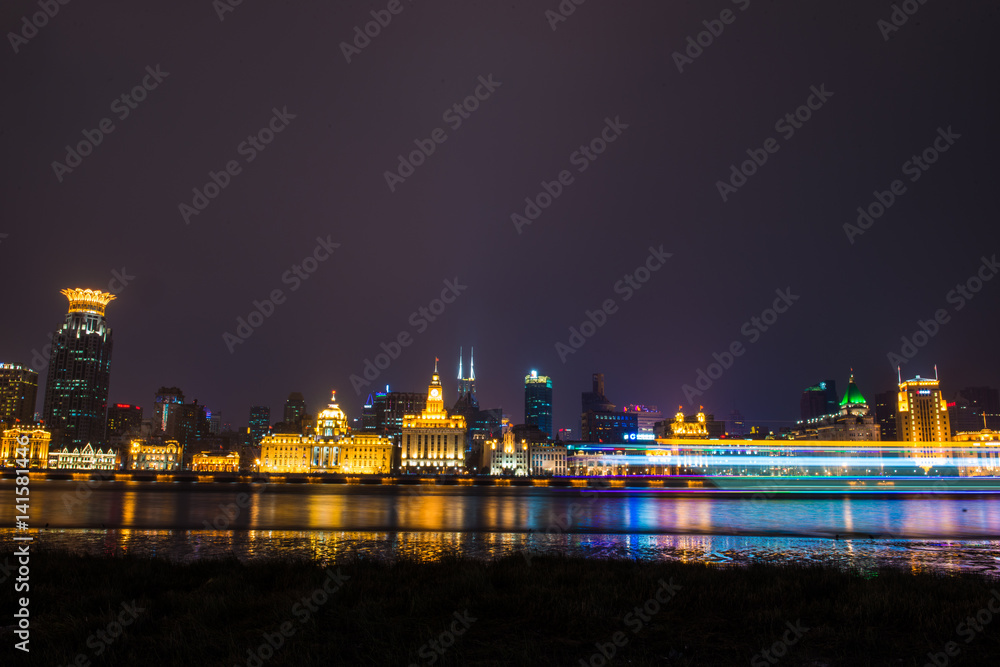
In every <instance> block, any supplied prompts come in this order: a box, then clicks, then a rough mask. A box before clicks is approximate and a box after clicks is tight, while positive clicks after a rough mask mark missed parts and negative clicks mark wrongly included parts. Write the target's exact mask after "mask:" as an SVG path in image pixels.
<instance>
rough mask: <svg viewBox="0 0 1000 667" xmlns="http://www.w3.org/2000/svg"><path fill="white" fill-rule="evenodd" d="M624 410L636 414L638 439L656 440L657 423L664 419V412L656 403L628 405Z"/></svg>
mask: <svg viewBox="0 0 1000 667" xmlns="http://www.w3.org/2000/svg"><path fill="white" fill-rule="evenodd" d="M622 410H623V412H631V413H634V414H635V416H636V429H637V430H636V438H635V439H636V440H654V439H655V438H656V423H657V422H658V421H661V420H662V419H663V413H662V412H660V409H659V408H657V407H656V406H655V405H626V406H625V407H624V408H623V409H622Z"/></svg>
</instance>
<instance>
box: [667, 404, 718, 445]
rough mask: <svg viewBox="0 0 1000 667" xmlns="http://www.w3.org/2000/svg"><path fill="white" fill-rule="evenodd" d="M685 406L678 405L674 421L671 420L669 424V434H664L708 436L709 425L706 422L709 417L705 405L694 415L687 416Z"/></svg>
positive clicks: (686, 436) (677, 436)
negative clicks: (706, 415) (706, 414)
mask: <svg viewBox="0 0 1000 667" xmlns="http://www.w3.org/2000/svg"><path fill="white" fill-rule="evenodd" d="M683 408H684V406H683V405H678V406H677V414H676V415H674V421H672V422H670V425H669V429H670V430H669V434H668V433H664V435H665V436H666V437H668V438H707V437H708V426H707V424H706V423H705V422H706V419H707V418H706V417H705V413H704V409H705V408H704V406H702V407H701V408H700V409H699V411H698V414H697V415H695V416H694V417H690V416H687V417H685V416H684V412H683Z"/></svg>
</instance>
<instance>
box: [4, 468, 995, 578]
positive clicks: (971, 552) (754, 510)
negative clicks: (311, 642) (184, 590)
mask: <svg viewBox="0 0 1000 667" xmlns="http://www.w3.org/2000/svg"><path fill="white" fill-rule="evenodd" d="M30 488H31V496H30V502H31V512H30V514H31V516H32V522H31V525H32V527H33V528H37V527H40V526H44V525H45V524H48V528H47V529H44V530H42V531H41V532H40V533H39V534H38V540H37V542H36V548H60V549H71V550H76V551H81V552H87V553H95V554H111V553H121V552H129V553H140V554H153V555H157V556H163V557H167V558H173V559H192V558H206V557H218V556H223V555H226V554H229V553H232V554H234V555H235V556H237V557H238V558H241V559H255V558H264V557H270V556H299V557H306V558H318V559H321V560H329V559H336V558H341V557H344V556H362V557H375V558H394V557H400V556H403V557H407V558H415V559H420V560H430V559H437V558H441V557H443V556H446V555H454V556H471V557H475V558H491V557H496V556H501V555H506V554H511V553H516V552H518V551H525V552H527V553H529V554H566V555H570V556H587V557H597V558H607V557H624V558H636V559H648V560H657V559H667V560H680V561H693V562H709V563H719V564H729V563H737V564H739V563H751V562H755V561H766V562H824V563H834V564H837V565H839V566H843V567H852V568H853V567H858V568H867V567H872V566H874V565H877V564H886V565H894V566H899V567H904V568H912V569H932V570H938V571H956V570H959V569H974V570H979V571H986V572H994V571H996V569H997V566H998V563H1000V561H998V556H1000V511H997V510H998V506H997V505H998V503H1000V497H998V496H992V495H988V494H987V495H951V496H943V495H932V494H912V495H893V496H857V495H854V496H849V495H842V494H841V495H834V494H831V495H826V496H819V497H803V496H794V495H785V494H774V495H773V496H772V495H769V494H764V493H758V494H754V495H752V496H732V495H727V494H722V493H714V494H703V495H692V494H685V493H676V492H670V491H656V490H598V491H595V490H582V489H556V488H530V487H529V488H526V487H454V486H452V487H447V486H420V487H401V486H330V485H318V484H308V485H291V484H285V485H276V484H273V485H257V486H255V487H251V485H246V484H204V485H202V484H197V485H192V484H178V483H173V484H170V483H157V484H149V483H141V482H100V483H97V484H95V485H91V486H88V485H87V484H86V483H85V482H73V481H58V480H33V481H32V482H31V487H30ZM13 489H14V485H13V482H12V480H3V481H0V502H3V503H9V505H8V506H10V505H13V498H14V493H13ZM244 494H245V495H244ZM241 498H242V500H241ZM227 507H228V508H229V509H225V508H227ZM213 526H214V528H213ZM12 534H13V529H12V528H9V527H4V528H2V529H0V536H3V537H5V538H9V537H10V536H11V535H12ZM8 543H9V542H8Z"/></svg>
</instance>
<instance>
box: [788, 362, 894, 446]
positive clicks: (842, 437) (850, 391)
mask: <svg viewBox="0 0 1000 667" xmlns="http://www.w3.org/2000/svg"><path fill="white" fill-rule="evenodd" d="M796 428H797V429H798V431H799V432H798V433H797V434H796V439H806V440H837V441H851V440H879V439H880V429H879V425H878V424H876V423H875V415H874V414H873V413H872V411H871V410H869V409H868V402H867V401H866V400H865V397H864V396H863V395H862V394H861V390H860V389H858V385H857V384H855V382H854V374H853V373H852V374H851V376H850V379H849V380H848V382H847V391H846V392H844V397H843V398H842V399H841V400H840V407H839V410H838V411H837V412H835V413H831V414H826V415H820V416H819V417H814V418H812V419H807V420H804V421H799V422H797V424H796Z"/></svg>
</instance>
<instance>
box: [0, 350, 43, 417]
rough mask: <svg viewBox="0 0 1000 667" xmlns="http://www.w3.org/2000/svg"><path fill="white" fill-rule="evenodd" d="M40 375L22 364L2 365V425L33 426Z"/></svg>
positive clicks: (0, 391) (0, 375)
mask: <svg viewBox="0 0 1000 667" xmlns="http://www.w3.org/2000/svg"><path fill="white" fill-rule="evenodd" d="M37 398H38V373H36V372H35V371H33V370H31V369H30V368H27V367H25V366H21V365H20V364H0V424H6V425H7V426H13V425H14V424H18V423H20V424H24V425H27V424H32V423H34V421H35V401H36V400H37Z"/></svg>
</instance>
